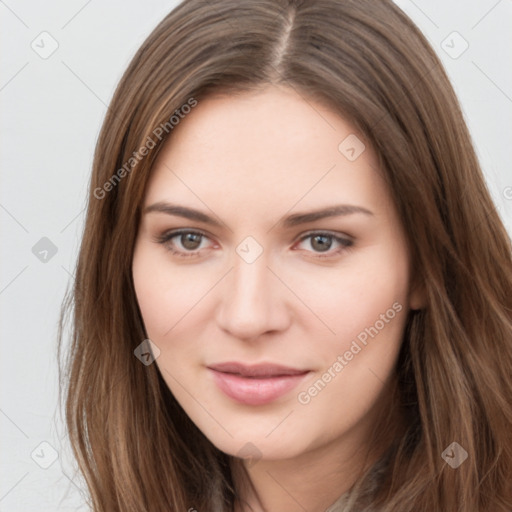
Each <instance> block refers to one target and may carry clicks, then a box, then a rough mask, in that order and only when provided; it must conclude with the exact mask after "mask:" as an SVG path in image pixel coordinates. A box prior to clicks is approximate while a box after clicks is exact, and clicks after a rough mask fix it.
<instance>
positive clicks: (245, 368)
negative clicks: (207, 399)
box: [208, 362, 310, 405]
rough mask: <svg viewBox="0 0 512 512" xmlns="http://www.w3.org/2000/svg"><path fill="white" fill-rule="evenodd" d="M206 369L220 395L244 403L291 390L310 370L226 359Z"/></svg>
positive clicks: (273, 397) (255, 402)
mask: <svg viewBox="0 0 512 512" xmlns="http://www.w3.org/2000/svg"><path fill="white" fill-rule="evenodd" d="M208 369H209V370H210V372H211V374H212V377H213V380H214V382H215V384H216V385H217V386H218V388H219V389H220V390H221V391H222V392H223V393H224V394H226V395H227V396H228V397H229V398H231V399H233V400H235V401H237V402H240V403H243V404H246V405H263V404H267V403H270V402H272V401H274V400H276V399H277V398H279V397H281V396H283V395H285V394H286V393H288V392H289V391H291V390H292V389H293V388H294V387H296V386H297V385H298V384H299V383H300V382H301V381H302V380H303V379H304V377H305V376H306V375H308V374H309V373H310V371H309V370H302V369H298V368H290V367H288V366H282V365H278V364H272V363H264V364H257V365H245V364H242V363H238V362H226V363H219V364H213V365H210V366H208Z"/></svg>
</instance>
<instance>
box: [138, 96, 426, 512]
mask: <svg viewBox="0 0 512 512" xmlns="http://www.w3.org/2000/svg"><path fill="white" fill-rule="evenodd" d="M351 134H356V135H357V136H358V137H359V139H360V140H361V141H364V138H363V137H362V135H360V134H358V132H357V131H356V130H355V129H354V128H353V127H352V126H351V125H350V124H349V123H347V122H346V121H345V120H344V119H342V118H341V117H340V116H339V115H337V114H335V113H333V112H332V111H330V110H328V109H327V108H326V107H325V106H322V105H320V104H319V103H316V102H314V101H312V100H310V99H308V100H306V99H305V98H303V97H302V96H300V95H299V94H298V93H296V92H295V91H293V90H292V89H288V88H284V87H276V86H269V87H267V88H266V89H264V90H262V91H259V92H257V93H254V92H251V93H244V94H242V95H238V96H229V97H222V96H214V97H209V98H208V99H205V100H202V101H200V102H199V104H198V106H197V107H195V108H194V110H193V111H192V112H191V113H190V114H188V115H187V117H186V118H185V119H184V120H182V121H181V123H180V124H179V125H178V126H177V127H175V129H174V130H173V132H172V137H170V138H169V139H168V141H167V142H166V145H165V147H164V148H163V150H162V152H161V153H160V155H159V157H158V159H157V161H156V164H155V166H154V168H153V170H152V175H151V177H150V181H149V183H148V188H147V190H146V195H145V199H144V204H143V208H146V207H148V206H150V205H153V204H154V203H157V202H161V201H165V202H172V203H176V204H179V205H183V206H187V207H190V208H194V209H197V210H201V211H202V212H204V213H206V214H207V215H209V216H211V217H213V218H215V219H217V220H218V221H219V222H221V226H220V227H219V226H211V225H209V224H206V223H204V222H200V221H197V220H189V219H185V218H181V217H178V216H174V215H169V214H167V213H162V212H154V211H153V212H147V213H144V214H143V215H142V219H141V223H140V227H139V232H138V237H137V241H136V245H135V251H134V258H133V278H134V285H135V290H136V295H137V300H138V303H139V306H140V309H141V312H142V316H143V319H144V324H145V327H146V332H147V335H148V337H149V338H150V339H151V340H152V341H153V342H154V343H155V344H156V345H157V346H158V348H159V349H160V355H159V357H158V358H157V359H156V364H157V365H158V368H159V370H160V371H161V373H162V376H163V378H164V379H165V382H166V383H167V385H168V386H169V388H170V390H171V391H172V393H173V394H174V396H175V397H176V399H177V400H178V402H179V403H180V404H181V406H182V407H183V409H184V410H185V411H186V412H187V414H188V415H189V416H190V418H191V419H192V420H193V421H194V423H195V424H196V425H197V426H198V427H199V429H200V430H201V431H202V432H203V433H204V434H205V436H206V437H208V439H210V441H211V442H212V443H213V444H214V445H215V446H216V447H218V448H219V449H220V450H222V451H224V452H226V453H228V454H231V455H234V456H236V455H237V454H239V455H240V457H241V456H242V455H244V456H246V455H251V454H252V457H248V458H237V459H235V462H234V464H233V467H234V468H235V470H236V473H235V481H236V485H237V487H238V489H239V491H240V494H241V496H242V499H243V501H244V502H245V503H246V505H245V506H244V507H243V510H255V511H263V510H265V511H271V512H272V511H281V510H287V511H291V512H294V511H303V510H304V509H306V510H308V511H317V510H318V511H321V510H325V508H326V507H328V506H329V505H331V504H332V503H333V502H335V501H336V499H337V498H338V497H339V496H340V495H341V494H342V493H343V492H345V491H346V490H347V489H348V488H350V486H351V485H352V484H353V482H354V481H355V479H356V477H357V476H358V474H359V473H360V471H361V470H362V469H363V466H364V464H365V463H367V462H368V461H369V460H373V459H372V457H373V458H374V457H375V455H376V454H375V452H373V451H372V450H371V445H370V440H371V439H372V435H373V434H372V428H374V427H375V425H376V419H377V414H378V412H379V410H380V408H382V407H383V406H384V405H386V406H387V404H388V401H389V397H390V394H389V385H390V383H391V382H392V379H393V369H394V365H395V363H396V359H397V355H398V351H399V348H400V344H401V339H402V334H403V330H404V326H405V322H406V317H407V313H408V311H409V310H410V309H420V308H421V307H422V306H423V305H424V297H423V296H422V294H421V293H420V292H419V291H417V290H416V289H413V287H412V286H411V282H412V277H413V276H412V275H411V265H410V258H409V251H408V247H407V243H406V239H405V236H404V233H403V231H402V225H401V222H400V219H399V218H398V215H397V212H396V208H395V206H394V204H393V202H392V201H391V198H390V195H389V192H388V191H387V189H386V186H385V183H384V181H383V180H382V178H381V176H380V175H379V173H378V165H377V159H376V155H375V154H374V153H373V151H372V149H371V147H370V146H369V144H367V143H366V144H365V145H366V149H365V150H364V151H363V152H362V153H361V155H360V156H359V157H358V158H357V159H356V160H355V161H350V160H349V159H348V158H347V157H346V156H345V154H343V153H342V152H340V150H339V149H338V146H339V144H340V143H341V142H342V141H343V140H344V139H345V138H346V137H347V136H348V135H351ZM336 204H350V205H357V206H361V207H363V208H365V209H367V210H369V211H371V212H372V214H371V215H369V214H363V213H353V214H350V215H343V216H337V217H330V218H324V219H321V220H316V221H313V222H309V223H307V224H301V225H297V226H294V227H289V228H283V227H281V226H280V225H279V224H278V222H279V221H280V219H282V218H283V217H286V216H288V215H291V214H294V213H298V212H308V211H312V210H317V209H321V208H325V207H326V206H328V205H336ZM179 228H186V229H190V230H192V231H200V232H202V233H203V234H205V235H206V237H205V238H201V237H196V238H193V239H192V242H195V246H194V245H193V243H191V242H190V241H188V245H186V244H187V239H186V238H184V237H180V236H176V237H174V238H172V239H171V240H168V241H167V242H166V243H159V242H158V241H157V240H156V239H157V238H158V237H160V236H162V235H163V234H165V233H166V232H169V231H170V230H173V229H179ZM311 231H313V235H315V234H317V235H318V232H320V233H322V232H325V231H328V232H330V233H332V234H335V235H337V236H340V237H342V238H344V239H349V240H350V241H352V246H351V247H349V248H348V249H347V248H343V245H341V244H340V243H338V242H336V240H335V239H332V238H331V239H329V238H328V239H325V238H323V239H321V240H320V244H319V243H318V239H315V237H314V236H310V237H309V238H304V239H303V240H302V238H303V237H304V236H305V235H306V234H311ZM315 232H316V233H315ZM248 236H251V237H253V238H254V239H255V240H256V241H257V244H259V246H260V247H261V249H262V251H263V252H262V253H261V255H260V256H259V257H258V258H257V259H256V260H255V261H253V262H251V263H248V262H247V261H245V260H244V259H243V258H242V257H241V256H240V255H239V254H238V253H237V252H236V249H237V247H238V246H239V244H240V243H241V242H242V241H244V239H246V237H248ZM322 241H323V242H324V245H323V246H322V244H321V242H322ZM184 244H185V245H184ZM329 244H330V245H329ZM326 245H327V250H326V251H325V250H322V247H324V248H325V247H326ZM242 246H243V244H242ZM171 248H174V249H175V250H177V251H180V252H181V253H187V252H189V253H193V254H195V255H194V256H192V257H181V258H180V257H179V256H177V255H176V254H173V253H172V252H171V250H170V249H171ZM245 249H247V247H245ZM340 249H341V251H340ZM254 250H255V249H254V246H249V252H251V251H254ZM326 254H327V255H328V256H329V257H327V258H323V257H322V256H324V255H326ZM393 304H395V308H396V309H398V307H397V304H398V305H399V306H401V310H400V311H399V312H396V311H395V313H396V314H395V315H394V318H393V319H391V320H389V319H388V320H389V321H388V322H384V327H383V328H382V329H379V330H378V334H377V335H376V336H375V337H373V338H371V337H368V340H367V344H366V345H362V344H361V343H359V345H360V346H361V347H362V349H361V350H360V351H359V352H358V353H357V354H355V355H354V356H353V358H352V359H351V360H350V361H346V362H347V364H346V365H344V366H343V369H342V371H339V372H336V371H334V370H333V364H334V363H335V362H336V361H337V360H338V359H337V358H338V356H340V355H341V356H343V354H344V353H345V352H346V351H347V350H349V349H350V347H351V343H352V342H353V341H354V340H357V336H358V335H359V334H360V333H362V332H363V331H365V328H369V327H370V326H375V325H376V322H377V321H378V320H379V319H381V318H382V317H381V315H382V314H385V313H386V311H388V310H389V309H390V308H392V306H393ZM386 318H387V317H386ZM379 325H380V324H379ZM352 346H353V345H352ZM225 361H241V362H245V363H247V364H256V363H261V362H272V363H277V364H282V365H286V366H290V367H294V368H299V369H308V370H311V373H310V374H308V376H307V378H305V379H304V381H303V382H301V383H300V386H298V387H297V388H296V389H293V390H292V391H291V392H288V393H286V395H283V396H281V397H279V398H278V399H276V400H275V401H273V402H271V403H269V404H265V405H258V406H254V405H245V404H241V403H238V402H236V401H234V400H232V399H231V398H229V397H228V396H226V395H225V394H224V393H223V392H222V391H221V390H220V389H219V388H218V387H217V386H216V384H215V383H214V381H213V379H212V376H211V373H210V371H209V370H207V368H206V366H207V365H210V364H214V363H220V362H225ZM329 368H331V377H332V378H331V380H330V381H329V382H328V383H327V384H326V385H325V387H323V388H322V389H321V391H320V392H317V394H316V395H315V396H311V395H309V396H310V401H309V402H308V403H301V402H300V401H299V399H298V395H299V393H300V392H303V395H302V396H303V397H304V392H307V390H308V389H309V388H310V386H311V385H312V384H313V383H314V382H316V381H318V379H319V378H321V377H322V375H323V374H324V373H325V372H326V371H328V369H329ZM333 372H334V373H333ZM333 375H334V377H333ZM388 412H389V410H388ZM248 443H250V444H248ZM241 450H242V451H241ZM242 467H243V468H245V470H246V473H244V472H243V471H242V469H241V468H242ZM244 474H246V477H244V476H243V475H244ZM240 510H242V507H241V508H240Z"/></svg>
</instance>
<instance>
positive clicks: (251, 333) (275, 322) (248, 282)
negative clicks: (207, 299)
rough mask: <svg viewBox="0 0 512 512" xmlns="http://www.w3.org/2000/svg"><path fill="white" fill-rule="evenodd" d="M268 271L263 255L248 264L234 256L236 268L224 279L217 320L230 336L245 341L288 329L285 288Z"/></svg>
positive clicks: (288, 314)
mask: <svg viewBox="0 0 512 512" xmlns="http://www.w3.org/2000/svg"><path fill="white" fill-rule="evenodd" d="M274 272H275V271H271V270H270V269H269V268H268V261H267V258H266V256H265V251H264V252H263V254H262V255H261V256H260V257H259V258H258V259H257V260H256V261H254V262H252V263H247V262H246V261H244V260H243V259H242V258H240V257H239V256H238V255H237V254H235V255H234V259H233V268H232V270H231V271H230V272H229V273H228V275H227V276H226V278H225V279H224V280H223V281H224V284H223V288H222V289H221V290H220V304H219V306H218V309H217V314H216V320H217V324H218V326H219V327H220V328H221V329H223V330H224V331H226V332H228V333H229V334H230V335H231V336H234V337H236V338H238V339H241V340H245V341H253V340H257V339H259V338H260V337H261V336H262V335H264V334H269V333H274V334H275V333H276V332H279V331H283V330H285V329H286V328H287V327H288V326H289V323H290V320H291V313H290V309H289V304H288V302H287V300H288V299H289V298H290V297H289V292H288V295H287V293H286V287H285V286H284V285H283V283H282V282H281V281H280V280H279V279H278V278H277V277H276V275H275V274H274Z"/></svg>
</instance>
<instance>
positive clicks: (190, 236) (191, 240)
mask: <svg viewBox="0 0 512 512" xmlns="http://www.w3.org/2000/svg"><path fill="white" fill-rule="evenodd" d="M202 238H203V235H201V234H199V233H192V232H190V233H184V234H181V235H180V242H181V245H182V246H183V247H184V248H185V249H188V250H190V251H194V250H196V249H197V248H198V247H199V246H200V245H201V240H202Z"/></svg>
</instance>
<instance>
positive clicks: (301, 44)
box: [59, 0, 512, 512]
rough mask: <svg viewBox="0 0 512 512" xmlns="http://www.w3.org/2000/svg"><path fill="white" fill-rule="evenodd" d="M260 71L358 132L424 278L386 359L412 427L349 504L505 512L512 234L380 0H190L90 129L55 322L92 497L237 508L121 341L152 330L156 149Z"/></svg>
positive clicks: (219, 461) (99, 501)
mask: <svg viewBox="0 0 512 512" xmlns="http://www.w3.org/2000/svg"><path fill="white" fill-rule="evenodd" d="M268 84H281V85H285V86H288V87H291V88H293V89H295V90H296V91H297V92H299V93H300V94H301V96H302V97H304V98H306V99H308V101H309V100H313V101H318V102H321V103H322V104H325V105H328V106H329V108H330V109H332V110H333V111H334V112H337V113H339V115H340V116H342V117H343V118H344V119H346V120H347V121H349V122H350V123H352V124H353V126H354V127H356V128H357V129H358V130H359V131H360V132H361V133H362V134H363V135H364V137H366V141H367V142H368V143H369V144H370V145H371V146H372V147H373V149H374V150H375V152H376V154H377V155H378V158H379V161H380V172H382V173H383V175H384V176H385V179H386V181H387V183H388V185H389V190H390V192H391V194H392V197H393V199H394V201H395V203H396V205H397V208H398V211H399V213H400V217H401V219H402V223H403V228H404V230H405V233H406V235H407V239H408V243H409V247H410V251H411V258H412V262H413V268H414V269H415V272H416V274H417V275H419V276H420V278H419V283H420V285H421V286H423V287H424V290H425V296H426V306H425V308H424V309H422V310H420V311H415V312H412V311H411V312H410V313H409V317H408V319H407V324H406V328H405V332H404V337H403V345H402V351H401V354H400V358H399V361H398V364H397V368H396V372H397V381H398V383H399V393H398V395H397V403H396V407H400V408H401V410H403V411H404V413H405V415H406V417H407V419H408V420H407V425H406V431H405V432H404V433H403V435H401V436H400V437H398V438H397V439H395V441H394V442H393V443H392V444H391V446H390V447H389V450H388V452H387V455H386V456H387V460H388V461H389V463H388V464H387V465H386V472H385V475H384V478H383V480H382V482H381V485H380V486H379V487H378V488H377V489H376V490H375V492H374V493H373V494H372V496H371V500H370V503H371V505H370V503H366V501H367V500H366V498H364V499H363V495H362V494H361V495H360V496H359V497H358V495H357V493H354V494H353V495H352V497H353V499H354V505H353V507H352V508H351V509H350V510H370V509H372V510H373V509H375V510H379V511H381V512H391V511H392V512H410V511H414V512H433V511H450V512H453V511H458V512H477V511H478V512H505V511H506V512H510V510H512V492H511V483H510V482H511V479H512V404H511V400H512V377H511V369H512V254H511V253H512V249H511V243H510V238H509V236H508V234H507V232H506V230H505V228H504V226H503V224H502V222H501V220H500V218H499V216H498V214H497V213H496V210H495V207H494V205H493V203H492V200H491V197H490V194H489V191H488V189H487V187H486V183H485V180H484V177H483V175H482V172H481V169H480V166H479V162H478V160H477V157H476V155H475V151H474V149H473V145H472V141H471V138H470V135H469V133H468V129H467V127H466V124H465V122H464V119H463V115H462V113H461V109H460V107H459V103H458V100H457V98H456V96H455V94H454V91H453V88H452V86H451V84H450V82H449V80H448V78H447V75H446V73H445V71H444V69H443V67H442V64H441V62H440V60H439V58H438V57H437V56H436V54H435V52H434V51H433V49H432V48H431V47H430V45H429V44H428V42H427V40H426V39H425V37H424V36H423V35H422V34H421V32H420V31H419V30H418V28H417V27H416V26H415V25H414V24H413V23H412V22H411V20H410V19H409V18H408V17H407V16H406V15H405V14H404V13H403V12H402V11H401V10H400V9H399V8H398V7H397V6H396V5H395V4H394V3H393V2H392V1H391V0H378V1H376V0H357V1H353V0H316V1H300V0H277V1H276V0H258V1H252V0H217V1H215V2H204V1H202V0H185V1H184V2H182V3H180V4H179V5H178V6H177V7H176V8H175V9H174V10H173V11H172V12H171V13H170V14H169V15H167V16H166V17H165V19H164V20H163V21H162V22H161V23H160V24H159V25H158V26H157V27H156V28H155V29H154V31H153V32H152V33H151V35H150V36H149V37H148V38H147V40H146V41H145V42H144V43H143V45H142V47H141V48H140V49H139V51H138V52H137V54H136V55H135V57H134V58H133V60H132V62H131V63H130V65H129V67H128V69H127V71H126V72H125V74H124V76H123V77H122V79H121V81H120V83H119V85H118V88H117V90H116V92H115V94H114V97H113V99H112V101H111V104H110V107H109V109H108V112H107V114H106V117H105V121H104V123H103V127H102V130H101V133H100V135H99V139H98V142H97V147H96V152H95V155H94V163H93V170H92V176H91V183H90V190H89V199H88V209H87V217H86V222H85V228H84V233H83V239H82V243H81V248H80V253H79V258H78V262H77V268H76V279H75V282H74V287H73V290H72V293H70V294H69V295H68V296H67V298H66V301H65V303H64V305H63V315H62V318H61V324H60V333H59V347H60V350H59V354H60V356H61V359H62V365H63V368H62V375H61V378H62V385H63V387H64V386H65V387H66V401H65V413H66V420H67V428H68V431H69V436H70V441H71V444H72V447H73V450H74V454H75V456H76V458H77V461H78V465H79V469H80V471H81V473H82V474H83V476H84V478H85V480H86V483H87V486H88V490H89V494H90V498H91V504H92V507H93V508H94V510H95V511H96V512H114V511H123V512H127V511H134V512H135V511H136V512H143V511H151V512H158V511H169V510H176V511H186V510H190V509H197V510H198V511H200V512H203V511H216V512H219V511H231V510H232V509H233V503H234V500H235V497H236V492H235V489H234V488H233V479H232V473H231V469H230V468H231V466H230V459H231V458H230V457H229V456H228V455H226V454H224V453H222V452H220V451H219V450H218V449H217V448H216V447H215V446H213V445H212V443H210V441H209V440H208V439H207V438H206V437H205V436H204V435H203V434H202V433H201V432H200V431H199V430H198V429H197V428H196V427H195V425H194V424H193V423H192V422H191V420H190V419H189V418H188V416H187V415H186V414H185V413H184V411H183V410H182V409H181V407H180V406H179V404H178V403H177V402H176V400H175V399H174V397H173V396H172V394H171V393H170V391H169V389H168V388H167V386H166V385H165V383H164V381H163V379H162V377H161V376H160V374H159V371H158V369H157V367H156V365H154V364H153V365H149V366H145V365H144V364H141V363H140V361H138V360H137V358H136V357H135V356H134V349H135V348H136V347H137V346H138V345H139V344H140V343H141V342H142V341H143V340H144V339H145V338H146V337H147V336H146V333H145V332H144V327H143V322H142V318H141V315H140V311H139V309H138V305H137V301H136V297H135V293H134V287H133V282H132V275H131V263H132V254H133V248H134V242H135V237H136V234H137V229H138V224H139V218H140V207H141V203H142V199H143V197H144V192H145V187H146V183H147V181H148V178H149V175H150V172H151V168H152V165H153V162H154V161H155V159H156V157H157V155H158V154H159V151H160V149H161V147H162V145H163V143H164V141H165V140H167V139H168V138H169V137H172V129H173V126H174V125H173V123H176V122H179V120H178V119H179V118H181V116H182V115H184V113H186V109H185V108H184V106H185V105H189V106H190V108H193V104H194V102H198V103H200V102H201V100H202V99H204V98H205V97H207V96H208V95H209V94H211V93H214V92H215V93H222V94H228V93H229V94H235V93H238V92H244V91H253V90H258V89H261V88H262V87H264V86H265V85H268ZM196 104H197V103H196ZM173 115H174V117H175V119H174V120H173V121H170V118H171V116H173ZM177 120H178V121H177ZM158 128H159V130H158ZM157 134H158V135H157ZM150 141H151V142H150ZM144 147H145V148H146V150H144V151H143V150H142V149H141V148H144ZM66 312H67V313H70V314H72V341H71V344H70V346H69V350H68V352H67V357H66V358H64V357H62V348H63V347H62V339H63V334H62V333H63V325H64V324H65V321H64V317H65V316H66V315H65V313H66ZM453 442H457V443H458V444H459V445H460V446H461V447H462V448H463V449H464V450H465V451H466V452H467V454H468V458H467V459H466V460H465V461H464V462H463V463H462V464H461V465H460V466H459V467H458V468H456V469H453V468H452V467H450V465H449V464H447V462H445V459H443V457H442V454H443V453H444V451H445V449H446V448H447V447H449V446H450V445H451V444H452V443H453ZM363 478H364V477H363ZM367 478H369V477H367ZM362 481H363V480H361V482H362ZM366 507H368V508H366ZM371 507H373V508H371Z"/></svg>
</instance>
